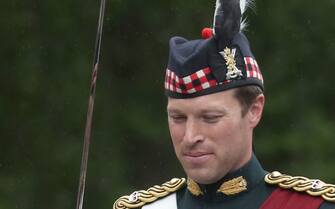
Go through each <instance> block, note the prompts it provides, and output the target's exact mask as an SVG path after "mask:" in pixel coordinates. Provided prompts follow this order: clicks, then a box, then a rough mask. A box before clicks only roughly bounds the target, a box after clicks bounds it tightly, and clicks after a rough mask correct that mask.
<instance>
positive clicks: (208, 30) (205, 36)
mask: <svg viewBox="0 0 335 209" xmlns="http://www.w3.org/2000/svg"><path fill="white" fill-rule="evenodd" d="M201 36H202V38H203V39H209V38H212V36H213V30H212V28H204V29H202V31H201Z"/></svg>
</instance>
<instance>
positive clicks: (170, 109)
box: [167, 108, 182, 114]
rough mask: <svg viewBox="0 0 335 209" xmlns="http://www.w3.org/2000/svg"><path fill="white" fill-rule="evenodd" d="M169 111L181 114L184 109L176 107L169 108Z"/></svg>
mask: <svg viewBox="0 0 335 209" xmlns="http://www.w3.org/2000/svg"><path fill="white" fill-rule="evenodd" d="M167 112H168V113H174V114H181V113H182V111H180V110H178V109H175V108H167Z"/></svg>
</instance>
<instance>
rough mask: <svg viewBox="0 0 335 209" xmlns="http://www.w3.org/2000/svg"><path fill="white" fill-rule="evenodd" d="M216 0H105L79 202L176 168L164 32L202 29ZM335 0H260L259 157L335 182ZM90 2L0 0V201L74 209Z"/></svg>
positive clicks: (93, 13) (93, 5) (90, 42)
mask: <svg viewBox="0 0 335 209" xmlns="http://www.w3.org/2000/svg"><path fill="white" fill-rule="evenodd" d="M213 9H214V1H205V0H193V1H185V0H184V1H181V0H174V1H171V0H160V1H157V0H145V1H144V0H142V1H139V0H131V1H130V0H128V1H127V0H122V1H121V0H109V1H107V8H106V19H105V28H104V34H103V42H102V57H101V64H100V71H99V75H98V86H97V95H96V105H95V111H94V122H93V124H94V125H93V137H92V143H91V150H90V157H89V165H88V176H87V186H86V194H85V202H84V208H101V209H108V208H112V204H113V202H114V200H115V199H116V198H117V197H118V196H119V195H123V194H126V193H130V192H132V190H135V189H143V188H146V187H148V186H151V185H152V184H159V183H161V182H163V181H165V180H168V179H170V178H171V177H174V176H182V175H184V174H183V172H182V169H181V167H180V165H179V164H178V162H177V160H176V158H175V156H174V153H173V148H172V146H171V143H170V139H169V132H168V129H167V124H166V114H165V105H166V98H165V96H164V95H163V81H164V74H165V72H164V71H165V66H166V62H167V54H168V39H169V38H170V37H172V36H174V35H181V36H184V37H187V38H189V39H196V38H200V31H201V29H202V28H203V27H208V26H210V25H211V21H212V13H213ZM334 9H335V1H334V0H323V1H322V2H318V3H317V4H315V1H312V0H307V1H303V0H296V1H285V2H282V1H265V0H258V1H257V7H256V9H255V11H254V12H252V11H249V12H247V16H248V19H249V27H248V29H247V31H246V34H247V36H248V37H249V39H250V42H251V45H252V48H253V51H254V54H255V55H256V57H257V59H258V63H259V64H260V66H261V69H262V71H263V74H264V77H265V85H266V98H267V104H266V109H265V112H264V115H263V120H262V123H261V124H260V125H259V127H258V128H257V130H256V133H255V149H256V152H257V155H258V157H259V159H260V161H261V162H263V164H264V167H265V168H266V169H268V170H273V169H278V170H281V171H282V172H286V173H290V174H292V175H307V176H310V177H314V178H322V179H325V180H327V181H330V182H335V175H334V173H335V166H333V165H334V163H333V162H334V155H333V153H334V150H335V142H334V141H333V140H334V138H335V133H334V128H335V108H334V103H335V97H334V96H335V95H334V86H333V84H334V83H333V82H334V81H333V80H334V77H335V70H333V68H334V67H335V59H334V54H335V36H334V34H335V24H333V23H332V18H333V11H334ZM98 10H99V2H98V1H88V0H84V1H68V0H58V1H42V0H31V1H19V0H11V1H6V2H5V1H2V2H1V5H0V16H1V18H0V23H1V33H0V39H1V40H2V43H1V48H0V53H1V70H0V77H1V81H2V82H1V83H0V87H1V97H0V115H1V120H0V125H1V126H0V127H1V133H0V140H1V146H0V209H39V208H41V209H42V208H43V209H44V208H48V209H60V208H62V209H65V208H75V203H76V193H77V187H78V181H79V169H80V159H81V149H82V143H83V133H84V125H85V119H86V110H87V100H88V94H89V85H90V74H91V67H92V59H93V50H94V40H95V33H96V27H97V25H96V24H97V19H98Z"/></svg>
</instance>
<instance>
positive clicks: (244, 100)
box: [234, 85, 263, 117]
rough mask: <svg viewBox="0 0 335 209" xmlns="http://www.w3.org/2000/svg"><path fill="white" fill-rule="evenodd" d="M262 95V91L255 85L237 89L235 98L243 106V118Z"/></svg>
mask: <svg viewBox="0 0 335 209" xmlns="http://www.w3.org/2000/svg"><path fill="white" fill-rule="evenodd" d="M261 94H263V91H262V89H261V88H260V87H259V86H255V85H251V86H243V87H240V88H236V90H235V94H234V96H235V98H236V99H237V100H238V101H239V102H240V104H241V107H242V117H244V116H245V115H246V114H247V112H248V110H249V108H250V107H251V105H252V104H253V103H254V101H255V99H256V98H257V96H259V95H261Z"/></svg>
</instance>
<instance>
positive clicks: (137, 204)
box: [113, 178, 186, 209]
mask: <svg viewBox="0 0 335 209" xmlns="http://www.w3.org/2000/svg"><path fill="white" fill-rule="evenodd" d="M185 182H186V180H185V178H173V179H171V180H170V181H167V182H165V183H164V184H162V185H155V186H153V187H150V188H149V189H147V190H139V191H135V192H133V193H132V194H131V195H125V196H122V197H120V198H119V199H117V200H116V201H115V203H114V205H113V209H130V208H141V207H142V206H143V205H145V204H149V203H152V202H154V201H156V200H158V199H160V198H163V197H165V196H168V195H169V194H171V193H174V192H176V191H178V190H179V189H180V188H182V187H183V186H184V185H185Z"/></svg>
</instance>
